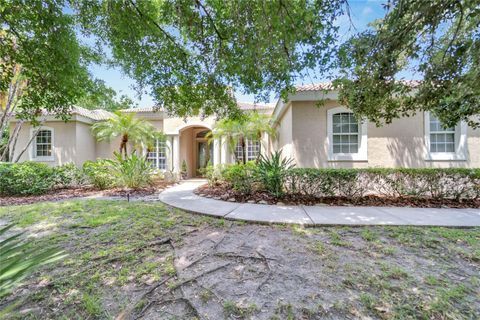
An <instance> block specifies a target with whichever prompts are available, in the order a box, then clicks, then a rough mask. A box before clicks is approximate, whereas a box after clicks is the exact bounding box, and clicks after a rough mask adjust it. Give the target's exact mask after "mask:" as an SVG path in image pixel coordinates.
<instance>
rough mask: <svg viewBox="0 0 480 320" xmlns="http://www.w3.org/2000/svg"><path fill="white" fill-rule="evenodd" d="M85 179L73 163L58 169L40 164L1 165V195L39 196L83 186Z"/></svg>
mask: <svg viewBox="0 0 480 320" xmlns="http://www.w3.org/2000/svg"><path fill="white" fill-rule="evenodd" d="M85 179H86V177H85V175H84V174H83V172H82V170H80V169H79V168H77V167H76V166H75V165H74V164H73V163H69V164H65V165H62V166H58V167H50V166H48V165H47V164H45V163H38V162H22V163H0V195H39V194H44V193H46V192H48V191H50V190H52V189H55V188H66V187H75V186H79V185H82V184H84V183H85Z"/></svg>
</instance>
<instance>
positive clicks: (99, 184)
mask: <svg viewBox="0 0 480 320" xmlns="http://www.w3.org/2000/svg"><path fill="white" fill-rule="evenodd" d="M111 167H112V161H111V160H106V159H97V160H96V161H85V163H84V164H83V172H84V173H85V175H86V176H87V177H88V179H89V181H90V183H91V184H93V185H94V186H95V187H96V188H99V189H107V188H110V187H113V186H114V185H115V177H114V176H113V175H112V172H111Z"/></svg>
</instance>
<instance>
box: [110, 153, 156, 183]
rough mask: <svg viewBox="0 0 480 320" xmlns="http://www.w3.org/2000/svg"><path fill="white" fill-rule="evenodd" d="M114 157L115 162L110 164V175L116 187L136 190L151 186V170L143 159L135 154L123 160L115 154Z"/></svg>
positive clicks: (118, 154)
mask: <svg viewBox="0 0 480 320" xmlns="http://www.w3.org/2000/svg"><path fill="white" fill-rule="evenodd" d="M115 157H116V159H115V161H112V162H111V164H112V166H111V174H113V176H114V177H115V178H116V184H117V185H118V186H121V187H127V188H132V189H138V188H141V187H146V186H148V185H150V184H151V182H152V173H153V169H152V167H151V164H150V163H149V162H148V161H147V160H146V159H145V158H144V157H140V156H138V155H137V154H136V153H135V152H133V153H132V154H131V155H130V156H128V157H127V158H125V159H123V157H122V155H121V154H120V153H117V152H116V153H115Z"/></svg>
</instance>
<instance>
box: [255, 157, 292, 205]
mask: <svg viewBox="0 0 480 320" xmlns="http://www.w3.org/2000/svg"><path fill="white" fill-rule="evenodd" d="M294 166H295V164H294V163H293V159H290V158H284V157H282V150H279V151H276V152H274V153H273V154H272V155H271V156H270V158H267V157H265V156H263V155H261V156H260V159H259V161H258V165H257V175H258V178H259V180H260V182H262V184H263V186H264V187H265V189H267V191H268V192H270V193H271V194H272V195H274V196H276V197H280V196H282V195H283V184H284V180H285V176H286V174H287V172H288V170H290V169H292V168H293V167H294Z"/></svg>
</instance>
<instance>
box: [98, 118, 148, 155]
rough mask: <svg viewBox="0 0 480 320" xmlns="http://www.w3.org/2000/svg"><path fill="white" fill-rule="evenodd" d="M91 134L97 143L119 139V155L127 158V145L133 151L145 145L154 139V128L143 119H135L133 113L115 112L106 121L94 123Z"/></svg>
mask: <svg viewBox="0 0 480 320" xmlns="http://www.w3.org/2000/svg"><path fill="white" fill-rule="evenodd" d="M92 130H93V133H94V134H95V136H96V137H97V140H98V141H103V140H107V141H110V140H112V139H114V138H117V137H121V141H120V147H119V153H120V154H121V155H123V156H124V157H125V158H126V157H127V145H128V143H129V142H130V143H132V144H133V145H134V150H135V148H136V147H137V146H139V145H146V144H148V142H149V141H151V140H152V139H154V135H155V128H154V127H153V125H152V124H151V123H149V122H147V121H146V120H145V119H141V118H138V117H135V114H134V113H122V112H120V111H117V112H115V113H114V115H113V117H111V118H110V119H108V120H106V121H102V122H98V123H95V124H94V125H93V126H92Z"/></svg>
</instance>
